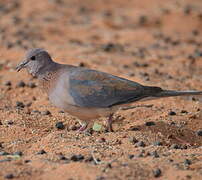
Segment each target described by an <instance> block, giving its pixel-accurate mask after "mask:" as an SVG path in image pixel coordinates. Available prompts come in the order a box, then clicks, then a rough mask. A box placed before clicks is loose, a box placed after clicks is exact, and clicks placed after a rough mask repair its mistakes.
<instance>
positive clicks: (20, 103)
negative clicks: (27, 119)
mask: <svg viewBox="0 0 202 180" xmlns="http://www.w3.org/2000/svg"><path fill="white" fill-rule="evenodd" d="M24 107H25V105H24V104H23V102H20V101H16V108H24Z"/></svg>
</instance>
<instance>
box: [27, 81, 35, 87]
mask: <svg viewBox="0 0 202 180" xmlns="http://www.w3.org/2000/svg"><path fill="white" fill-rule="evenodd" d="M27 86H28V87H30V88H35V87H36V84H35V83H34V82H29V83H28V84H27Z"/></svg>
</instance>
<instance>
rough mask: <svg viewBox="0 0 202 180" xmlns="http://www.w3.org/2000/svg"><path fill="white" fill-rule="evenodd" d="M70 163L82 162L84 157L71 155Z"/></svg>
mask: <svg viewBox="0 0 202 180" xmlns="http://www.w3.org/2000/svg"><path fill="white" fill-rule="evenodd" d="M70 159H71V160H72V161H75V162H77V161H82V160H83V159H84V156H83V155H81V154H79V155H72V156H71V158H70Z"/></svg>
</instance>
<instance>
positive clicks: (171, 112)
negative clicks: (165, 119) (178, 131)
mask: <svg viewBox="0 0 202 180" xmlns="http://www.w3.org/2000/svg"><path fill="white" fill-rule="evenodd" d="M168 115H170V116H175V115H176V112H174V111H170V112H169V113H168Z"/></svg>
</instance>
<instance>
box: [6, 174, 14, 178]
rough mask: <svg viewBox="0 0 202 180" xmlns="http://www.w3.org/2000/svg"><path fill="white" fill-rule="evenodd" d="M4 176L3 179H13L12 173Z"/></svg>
mask: <svg viewBox="0 0 202 180" xmlns="http://www.w3.org/2000/svg"><path fill="white" fill-rule="evenodd" d="M4 178H5V179H13V178H14V175H13V174H11V173H10V174H7V175H5V176H4Z"/></svg>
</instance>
